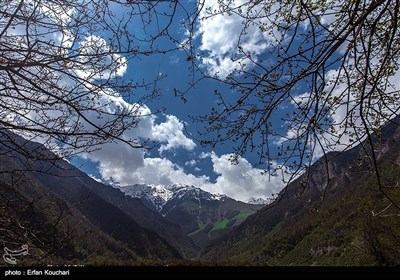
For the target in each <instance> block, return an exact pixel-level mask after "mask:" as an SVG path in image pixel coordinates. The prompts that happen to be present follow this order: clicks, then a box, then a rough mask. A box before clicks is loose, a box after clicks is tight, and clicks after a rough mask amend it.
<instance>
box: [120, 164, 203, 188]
mask: <svg viewBox="0 0 400 280" xmlns="http://www.w3.org/2000/svg"><path fill="white" fill-rule="evenodd" d="M131 180H132V181H131V182H130V183H129V184H132V183H141V184H162V185H170V184H175V183H181V184H186V185H194V186H201V185H203V184H205V183H206V182H208V181H209V178H208V177H207V176H204V175H203V176H200V177H196V176H194V175H193V174H186V173H185V171H184V170H183V168H182V167H180V166H179V165H177V164H174V163H172V162H171V161H170V160H168V159H166V158H145V159H144V165H143V166H141V167H139V168H138V169H137V170H136V172H135V173H134V174H132V178H131ZM126 183H128V182H126Z"/></svg>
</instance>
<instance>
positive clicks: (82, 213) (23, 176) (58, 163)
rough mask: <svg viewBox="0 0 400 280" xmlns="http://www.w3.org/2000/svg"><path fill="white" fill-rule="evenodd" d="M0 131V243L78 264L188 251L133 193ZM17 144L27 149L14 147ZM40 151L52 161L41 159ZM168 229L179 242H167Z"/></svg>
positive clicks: (39, 258) (176, 231)
mask: <svg viewBox="0 0 400 280" xmlns="http://www.w3.org/2000/svg"><path fill="white" fill-rule="evenodd" d="M0 137H1V139H0V140H1V142H0V162H1V164H0V184H1V188H2V195H1V198H0V210H1V211H0V222H1V224H2V225H7V226H5V227H2V229H1V230H2V234H1V241H2V243H3V244H4V245H5V246H7V245H9V246H20V245H22V244H25V243H28V244H29V246H30V248H32V255H34V256H35V259H34V261H35V262H38V263H41V264H46V263H45V261H48V260H49V259H50V261H55V260H61V261H62V262H65V261H70V260H76V262H85V263H86V264H87V263H97V262H101V263H113V262H117V263H119V264H123V263H131V262H132V261H138V260H142V259H176V258H181V257H182V251H181V248H184V247H185V246H187V247H188V248H189V249H188V250H187V251H190V250H192V251H194V252H196V251H195V249H194V246H193V244H192V243H191V240H190V239H189V238H187V237H186V236H185V235H183V234H182V232H181V230H180V228H179V227H178V226H176V225H173V224H171V223H169V222H167V221H165V220H164V219H163V218H162V216H161V215H157V214H155V213H154V212H152V211H149V210H148V209H147V208H146V207H144V206H143V204H142V203H141V202H140V200H138V199H132V198H128V197H126V196H125V195H124V194H123V193H121V192H120V191H118V190H116V189H114V188H112V187H110V186H105V185H102V184H100V183H98V182H96V181H95V180H93V179H91V178H90V177H88V176H87V175H86V174H84V173H82V172H81V171H79V170H77V169H76V168H75V167H73V166H72V165H70V164H69V163H67V162H66V161H64V160H61V159H58V160H57V159H55V158H56V157H55V156H54V155H52V153H51V152H49V151H48V150H47V149H46V148H45V147H44V146H42V145H40V144H37V143H34V142H30V141H28V140H24V139H23V138H21V137H19V136H16V135H14V134H12V133H10V132H4V131H2V134H1V135H0ZM10 147H11V148H10ZM19 147H24V149H25V151H27V154H22V153H19V151H20V149H19ZM35 153H38V155H37V156H35ZM39 153H40V155H39ZM46 154H47V155H49V158H50V155H52V156H51V158H53V159H54V160H53V161H45V160H41V159H43V158H44V157H43V155H46ZM34 158H36V160H34ZM27 166H29V169H27ZM137 215H140V219H139V218H137ZM144 219H146V221H144ZM139 222H140V223H141V224H142V225H141V224H140V223H139ZM149 224H156V225H152V226H149ZM145 225H147V227H146V226H145ZM150 228H152V229H154V230H155V231H157V233H156V232H155V231H153V230H151V229H150ZM159 233H160V234H161V235H164V237H161V236H160V234H159ZM168 236H169V237H170V239H171V240H172V241H174V240H175V242H176V243H179V244H180V245H181V246H176V247H175V246H172V245H171V243H172V242H171V243H170V242H168V241H167V240H166V239H167V237H168ZM179 237H182V239H179ZM18 244H20V245H18ZM30 253H31V251H30ZM193 254H194V253H193Z"/></svg>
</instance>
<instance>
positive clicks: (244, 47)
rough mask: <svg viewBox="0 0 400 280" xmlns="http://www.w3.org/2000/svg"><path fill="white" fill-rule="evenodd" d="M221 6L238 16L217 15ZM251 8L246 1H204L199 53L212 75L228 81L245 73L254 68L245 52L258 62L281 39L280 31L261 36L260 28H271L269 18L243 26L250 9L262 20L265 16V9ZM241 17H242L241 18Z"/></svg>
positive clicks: (232, 14) (265, 33)
mask: <svg viewBox="0 0 400 280" xmlns="http://www.w3.org/2000/svg"><path fill="white" fill-rule="evenodd" d="M222 3H224V4H222ZM221 5H229V7H230V8H231V9H234V10H235V13H230V14H228V13H224V12H222V13H220V12H217V11H220V10H221ZM246 5H248V6H249V7H247V6H246ZM250 6H252V5H251V2H250V3H249V1H247V0H238V1H235V2H229V4H227V3H226V2H223V1H222V2H220V1H205V3H204V7H203V9H202V10H201V12H200V18H201V20H200V23H199V27H198V34H199V35H200V50H202V51H205V52H206V55H205V56H202V58H201V61H202V64H203V66H204V67H205V68H206V69H207V70H208V71H209V72H210V73H211V74H213V75H217V76H218V77H219V78H225V77H226V76H228V75H229V74H231V73H232V72H233V71H235V70H239V69H241V68H242V67H244V68H245V69H246V68H248V67H251V65H252V64H253V63H252V62H251V61H250V60H249V59H247V58H244V55H243V53H242V52H244V53H246V54H250V55H251V57H252V59H253V60H255V61H257V58H258V56H259V55H260V54H262V53H263V52H265V51H266V50H267V49H268V47H269V46H271V44H273V43H275V42H277V38H279V37H280V34H279V33H278V32H277V31H276V32H275V34H273V35H271V34H269V33H267V32H262V31H261V29H260V28H259V24H263V25H266V24H269V25H270V23H269V21H268V19H267V17H265V18H262V17H260V18H261V19H260V20H259V21H258V22H257V21H254V22H253V24H251V25H249V26H245V25H244V24H243V21H244V17H245V15H244V14H245V13H247V8H249V9H252V12H254V14H258V15H260V16H261V15H262V14H263V13H264V12H263V6H262V5H258V6H257V5H256V6H252V7H251V8H250ZM239 7H242V8H239ZM210 13H213V16H210ZM242 13H243V16H241V14H242ZM242 31H244V32H242ZM239 46H240V48H241V51H240V50H239ZM244 65H245V66H244Z"/></svg>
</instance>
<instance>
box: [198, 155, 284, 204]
mask: <svg viewBox="0 0 400 280" xmlns="http://www.w3.org/2000/svg"><path fill="white" fill-rule="evenodd" d="M231 156H232V155H231V154H224V155H222V156H220V157H219V156H217V155H216V154H215V153H211V161H212V164H213V168H214V172H215V173H216V174H218V178H217V180H216V182H215V183H209V184H204V185H203V186H202V187H203V189H205V190H207V191H210V192H213V193H223V194H226V195H228V196H230V197H232V198H235V199H238V200H241V201H248V200H249V199H250V198H251V197H256V198H270V197H271V196H272V194H275V193H277V192H279V191H280V190H281V189H282V188H283V187H284V183H283V181H282V177H281V176H278V175H274V176H272V175H271V176H268V174H266V173H265V172H263V171H264V170H262V169H258V168H254V167H253V166H252V165H251V164H250V163H249V162H248V161H247V160H246V159H244V158H239V159H238V163H237V164H234V165H232V164H231V162H230V158H231Z"/></svg>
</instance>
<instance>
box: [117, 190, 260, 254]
mask: <svg viewBox="0 0 400 280" xmlns="http://www.w3.org/2000/svg"><path fill="white" fill-rule="evenodd" d="M119 189H120V190H121V191H123V192H124V193H125V194H126V195H127V196H131V197H135V198H139V199H140V200H141V201H142V202H143V204H144V205H146V206H147V207H149V208H150V209H152V210H154V211H157V212H159V213H160V214H161V215H162V216H163V217H165V219H166V220H168V221H170V222H172V223H174V224H177V225H179V226H180V227H181V228H182V230H183V232H184V233H185V234H186V235H187V236H188V237H190V238H191V239H192V240H193V241H194V242H195V243H196V245H197V246H198V247H199V248H203V247H204V246H205V244H206V243H207V242H208V241H209V240H211V239H213V238H216V237H218V236H220V235H222V234H223V233H225V232H227V231H229V230H230V229H232V228H234V227H235V226H238V225H240V224H241V223H242V222H243V221H244V220H245V219H246V218H247V217H248V216H249V215H251V214H253V213H255V212H256V211H257V210H258V209H260V208H261V207H262V206H261V205H251V204H246V203H243V202H240V201H237V200H234V199H232V198H230V197H227V196H225V195H221V194H212V193H209V192H207V191H204V190H202V189H200V188H197V187H195V186H188V185H182V184H174V185H170V186H162V185H133V186H123V187H119Z"/></svg>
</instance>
